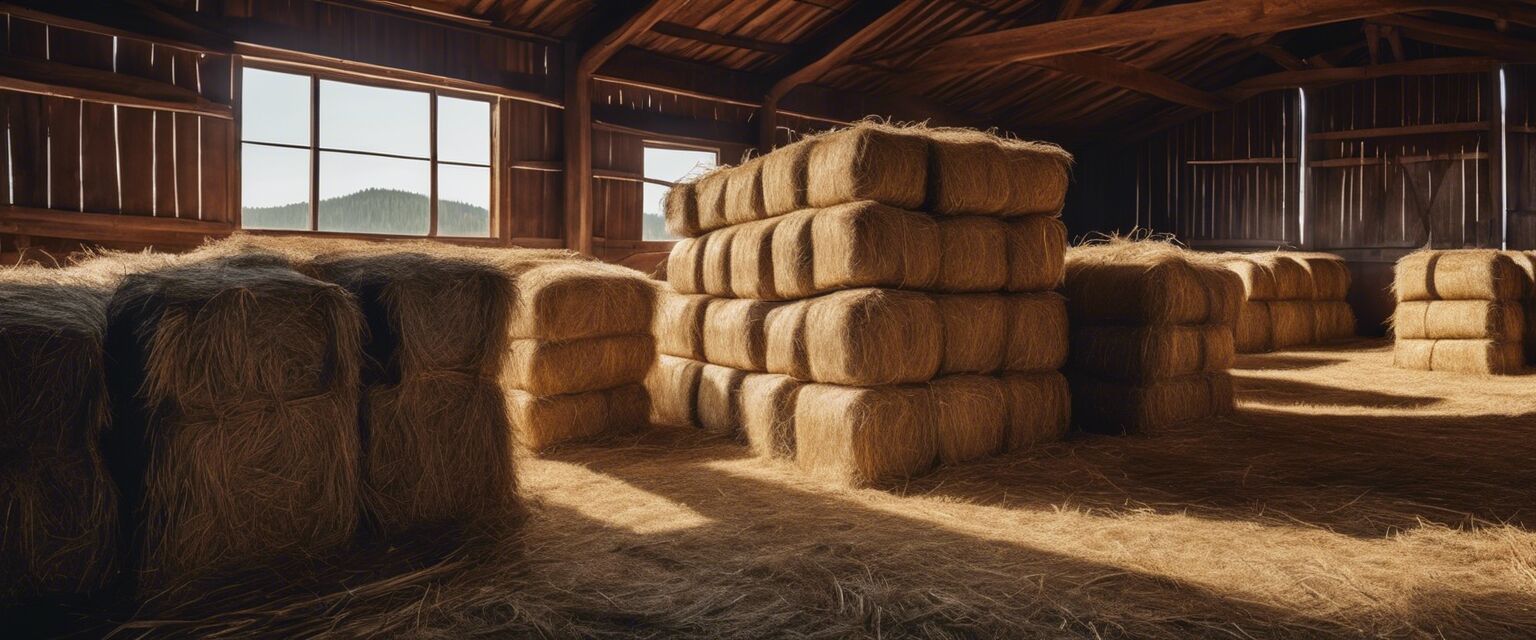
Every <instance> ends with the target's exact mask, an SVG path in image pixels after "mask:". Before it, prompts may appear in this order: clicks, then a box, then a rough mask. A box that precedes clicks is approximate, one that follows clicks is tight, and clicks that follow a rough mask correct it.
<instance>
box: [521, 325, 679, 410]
mask: <svg viewBox="0 0 1536 640" xmlns="http://www.w3.org/2000/svg"><path fill="white" fill-rule="evenodd" d="M706 347H707V345H706ZM506 358H507V372H506V378H505V383H506V384H507V385H510V386H511V387H512V388H514V389H518V390H520V391H525V392H528V393H531V394H533V395H536V396H548V395H559V394H566V393H580V392H583V391H596V390H599V389H609V388H613V387H617V386H621V385H625V384H632V383H636V382H640V381H641V380H643V379H645V373H646V372H647V371H649V370H650V368H651V364H652V363H653V362H654V361H655V360H656V341H655V339H654V338H652V337H651V336H650V334H643V335H630V336H608V337H603V338H586V339H578V340H535V339H520V340H513V341H512V343H511V344H510V345H508V350H507V353H506Z"/></svg>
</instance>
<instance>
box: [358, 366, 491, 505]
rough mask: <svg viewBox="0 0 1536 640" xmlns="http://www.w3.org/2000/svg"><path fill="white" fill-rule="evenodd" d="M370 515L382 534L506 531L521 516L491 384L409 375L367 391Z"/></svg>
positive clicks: (475, 379) (447, 375) (461, 376)
mask: <svg viewBox="0 0 1536 640" xmlns="http://www.w3.org/2000/svg"><path fill="white" fill-rule="evenodd" d="M366 394H367V395H366V398H367V401H366V403H365V404H364V422H365V424H367V426H368V438H367V439H366V441H365V445H364V446H365V449H364V459H365V460H366V465H365V470H366V475H365V479H366V483H367V487H368V490H369V492H368V498H369V505H368V506H369V512H370V513H371V514H372V516H373V520H374V523H375V524H376V526H378V527H379V529H380V530H382V531H384V532H386V533H398V532H402V531H409V530H433V531H440V530H441V529H440V528H439V527H438V525H450V526H456V527H473V528H475V529H477V530H479V531H481V532H485V533H492V534H496V533H503V532H504V530H505V528H506V527H507V526H509V525H510V524H512V523H513V522H514V521H515V520H516V518H518V517H519V516H520V514H521V508H520V503H519V500H518V497H517V477H516V474H515V472H514V468H513V466H512V452H513V442H512V439H511V435H512V426H511V424H510V422H509V421H508V418H507V401H506V395H505V393H504V391H503V389H502V387H501V385H499V384H497V383H496V381H495V380H494V379H490V378H485V377H481V376H471V375H465V374H461V373H455V372H440V373H436V374H430V375H415V376H409V377H407V378H405V379H404V380H402V381H401V382H400V383H398V384H391V385H379V386H374V387H371V388H369V389H368V390H367V392H366Z"/></svg>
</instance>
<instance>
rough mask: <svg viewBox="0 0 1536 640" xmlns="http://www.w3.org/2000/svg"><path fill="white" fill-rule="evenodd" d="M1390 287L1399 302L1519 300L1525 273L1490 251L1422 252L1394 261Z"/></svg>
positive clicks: (1525, 285) (1502, 254)
mask: <svg viewBox="0 0 1536 640" xmlns="http://www.w3.org/2000/svg"><path fill="white" fill-rule="evenodd" d="M1392 288H1393V290H1394V291H1395V292H1396V293H1397V300H1398V301H1399V302H1412V301H1419V300H1519V299H1520V298H1521V297H1522V296H1524V295H1525V291H1526V289H1527V288H1528V287H1527V283H1526V276H1525V272H1524V270H1523V269H1521V267H1520V266H1519V265H1517V264H1516V263H1515V261H1514V260H1513V259H1511V258H1510V257H1509V256H1508V255H1506V254H1504V253H1502V252H1499V251H1496V250H1493V249H1458V250H1450V251H1439V250H1426V251H1417V252H1414V253H1410V254H1408V255H1406V256H1403V257H1402V258H1401V259H1399V260H1398V261H1397V268H1396V273H1395V276H1394V278H1393V281H1392Z"/></svg>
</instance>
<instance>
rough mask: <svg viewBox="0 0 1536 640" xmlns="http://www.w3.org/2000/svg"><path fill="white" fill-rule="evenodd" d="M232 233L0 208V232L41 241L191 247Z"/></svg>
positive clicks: (166, 221) (176, 221) (194, 224)
mask: <svg viewBox="0 0 1536 640" xmlns="http://www.w3.org/2000/svg"><path fill="white" fill-rule="evenodd" d="M233 231H235V225H234V224H232V223H228V222H203V221H201V220H189V219H186V218H156V217H153V216H132V215H119V214H111V213H78V212H74V211H57V210H54V209H38V208H33V207H17V206H0V233H10V234H20V235H29V236H38V237H43V238H68V239H71V240H87V241H91V242H133V243H143V244H166V245H175V246H195V245H198V244H201V243H202V242H203V240H204V239H206V238H218V237H223V236H226V235H229V234H230V233H231V232H233Z"/></svg>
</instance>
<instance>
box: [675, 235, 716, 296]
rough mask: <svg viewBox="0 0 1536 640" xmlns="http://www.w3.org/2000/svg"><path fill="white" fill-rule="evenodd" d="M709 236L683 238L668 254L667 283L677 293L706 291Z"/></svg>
mask: <svg viewBox="0 0 1536 640" xmlns="http://www.w3.org/2000/svg"><path fill="white" fill-rule="evenodd" d="M708 244H709V237H708V236H702V237H698V238H683V239H682V240H678V241H677V242H676V243H674V244H673V245H672V251H671V252H670V253H668V254H667V284H669V285H671V286H672V289H673V290H675V291H676V292H677V293H704V249H705V248H706V247H707V246H708Z"/></svg>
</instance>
